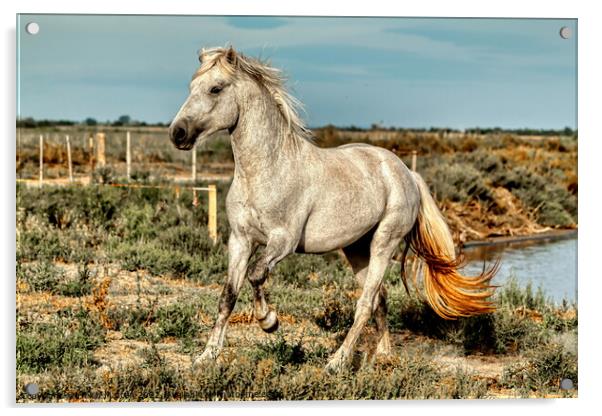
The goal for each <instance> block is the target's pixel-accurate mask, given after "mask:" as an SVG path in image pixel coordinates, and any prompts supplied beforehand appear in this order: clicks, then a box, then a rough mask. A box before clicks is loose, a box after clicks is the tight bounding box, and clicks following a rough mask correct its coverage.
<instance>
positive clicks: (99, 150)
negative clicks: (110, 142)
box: [96, 133, 107, 168]
mask: <svg viewBox="0 0 602 416" xmlns="http://www.w3.org/2000/svg"><path fill="white" fill-rule="evenodd" d="M105 138H106V136H105V134H104V133H96V163H97V164H98V166H99V167H101V168H102V167H104V166H105V165H106V164H107V159H106V158H105Z"/></svg>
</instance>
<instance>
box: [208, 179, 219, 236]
mask: <svg viewBox="0 0 602 416" xmlns="http://www.w3.org/2000/svg"><path fill="white" fill-rule="evenodd" d="M208 193H209V220H208V222H207V228H208V231H209V238H211V240H212V241H213V244H215V243H217V188H216V187H215V185H209V192H208Z"/></svg>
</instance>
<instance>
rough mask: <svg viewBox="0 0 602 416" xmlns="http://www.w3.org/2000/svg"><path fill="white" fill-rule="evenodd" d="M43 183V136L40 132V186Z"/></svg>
mask: <svg viewBox="0 0 602 416" xmlns="http://www.w3.org/2000/svg"><path fill="white" fill-rule="evenodd" d="M43 183H44V136H43V135H42V134H40V188H41V187H42V184H43Z"/></svg>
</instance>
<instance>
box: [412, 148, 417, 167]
mask: <svg viewBox="0 0 602 416" xmlns="http://www.w3.org/2000/svg"><path fill="white" fill-rule="evenodd" d="M417 154H418V152H417V151H416V150H412V170H413V171H414V172H416V155H417Z"/></svg>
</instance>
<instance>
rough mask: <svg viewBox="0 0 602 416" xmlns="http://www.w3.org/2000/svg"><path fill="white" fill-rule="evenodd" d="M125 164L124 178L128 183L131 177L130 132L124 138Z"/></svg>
mask: <svg viewBox="0 0 602 416" xmlns="http://www.w3.org/2000/svg"><path fill="white" fill-rule="evenodd" d="M125 163H126V165H127V166H126V176H127V180H128V182H129V181H130V178H131V176H132V150H131V141H130V132H129V130H128V132H127V133H126V136H125Z"/></svg>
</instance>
